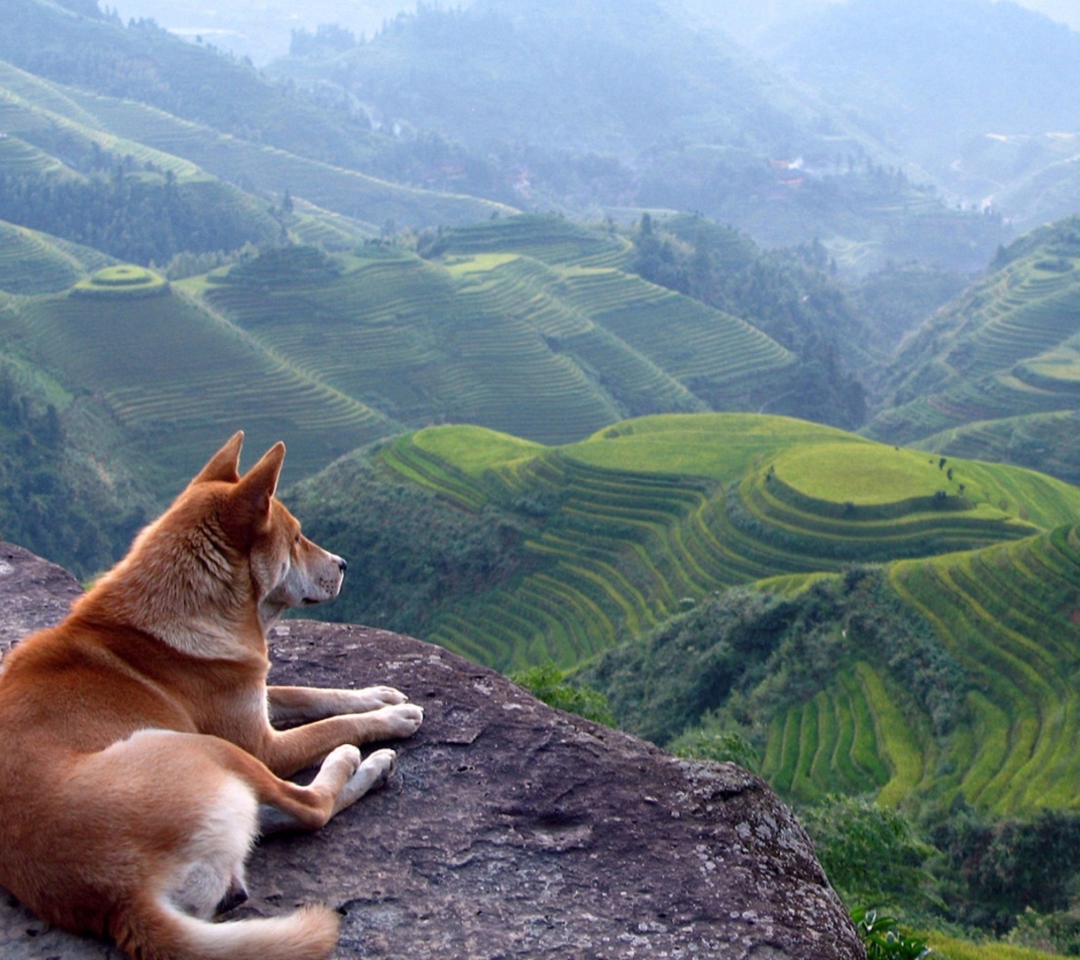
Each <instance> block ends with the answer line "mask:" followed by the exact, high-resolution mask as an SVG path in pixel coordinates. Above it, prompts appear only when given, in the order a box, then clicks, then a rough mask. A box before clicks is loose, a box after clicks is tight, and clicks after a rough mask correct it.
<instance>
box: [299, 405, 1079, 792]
mask: <svg viewBox="0 0 1080 960" xmlns="http://www.w3.org/2000/svg"><path fill="white" fill-rule="evenodd" d="M410 497H414V498H417V499H410ZM290 498H291V502H293V503H294V505H295V506H296V507H297V509H298V510H299V511H300V513H301V514H302V515H303V516H304V517H305V522H306V529H308V531H309V532H311V533H312V535H313V536H316V538H318V539H321V540H322V541H323V542H326V543H327V545H328V546H331V547H332V548H333V549H335V550H337V551H338V552H341V553H342V554H343V555H346V556H350V555H351V557H352V559H354V560H356V561H358V563H357V566H367V567H368V569H366V570H364V569H362V570H360V571H359V572H358V573H357V578H358V579H359V581H360V582H359V583H357V582H355V581H353V582H352V583H351V584H350V587H351V589H352V591H353V592H354V593H353V594H352V595H350V591H349V590H346V591H345V594H344V595H343V596H342V597H341V598H339V600H338V601H337V603H336V604H335V609H333V610H330V609H328V610H327V611H326V613H327V614H328V615H332V616H335V617H341V618H342V619H346V620H354V619H362V620H365V621H366V622H378V623H384V624H385V625H387V626H391V627H394V628H397V629H409V630H411V631H412V632H414V633H417V634H418V635H420V636H422V637H424V638H425V639H428V640H431V641H434V642H438V643H440V644H443V645H445V646H447V647H449V648H451V649H453V650H455V651H457V652H460V653H463V654H465V655H466V656H469V657H471V658H473V659H476V660H478V661H480V662H483V663H486V664H489V665H493V666H496V667H498V668H500V669H503V670H508V669H515V668H520V667H522V666H525V665H529V664H541V663H545V662H547V661H554V662H555V663H557V664H559V665H561V666H562V667H564V668H574V667H578V666H580V665H582V664H589V663H592V664H597V663H599V664H600V668H598V669H602V666H603V663H604V656H605V651H612V650H613V648H614V649H615V650H618V649H623V648H625V646H626V645H627V644H629V645H630V647H633V646H634V645H635V644H640V643H641V642H642V638H644V637H647V636H649V635H650V634H651V633H653V632H654V631H657V630H658V629H662V628H663V625H664V624H665V623H667V622H668V621H669V618H671V617H673V616H674V617H676V619H678V617H680V616H681V617H686V616H691V614H689V613H687V611H694V610H696V609H698V608H699V606H700V605H704V606H701V609H705V607H707V605H708V604H709V603H712V602H714V601H713V599H712V598H716V597H723V596H726V594H725V593H724V592H723V591H725V589H726V588H730V587H733V586H737V585H740V584H743V585H753V584H755V583H757V584H759V585H760V586H761V587H762V588H763V589H764V590H765V594H763V595H764V596H770V595H771V596H774V597H777V598H778V600H777V601H776V602H778V603H787V602H790V603H798V602H802V601H800V600H799V598H800V597H806V596H810V595H812V594H813V593H814V591H815V590H819V591H820V590H821V589H824V588H825V587H827V585H828V584H841V583H846V581H847V579H848V574H847V573H845V571H849V570H852V569H856V568H861V566H865V565H866V564H868V563H869V564H888V565H887V566H885V567H870V568H867V569H879V570H884V571H885V576H884V579H883V580H882V581H881V584H882V585H881V586H880V596H879V595H874V596H875V597H877V599H875V600H874V601H873V603H872V604H869V605H868V606H865V607H864V608H860V610H861V611H862V612H861V613H860V617H862V618H863V619H862V620H860V619H859V618H858V617H855V616H854V615H853V614H844V615H842V616H841V615H840V614H836V613H835V611H834V612H833V613H832V614H830V615H829V616H833V617H834V618H835V619H834V620H830V619H829V617H828V616H819V617H818V619H817V620H816V622H817V623H818V629H820V630H822V631H825V632H826V633H827V634H828V636H829V638H830V640H829V642H830V643H832V644H834V645H835V649H833V653H832V654H831V655H830V658H829V659H828V663H827V676H825V677H824V679H822V678H818V682H817V683H816V684H814V685H812V687H811V688H809V689H806V690H803V691H802V694H801V696H795V697H790V698H782V699H781V700H780V701H779V703H778V704H774V705H773V706H772V707H771V708H770V711H771V719H770V720H769V722H768V723H767V724H766V726H765V728H763V729H762V731H761V733H760V736H761V757H762V761H761V769H762V771H763V773H764V774H765V775H766V776H767V777H768V779H770V781H771V782H773V784H774V785H775V786H777V787H778V788H779V789H781V790H782V791H783V792H784V794H785V795H787V796H792V797H795V798H801V799H804V800H812V799H815V798H818V797H820V796H822V795H824V794H825V793H827V792H830V791H831V792H835V791H836V790H837V789H838V788H840V789H842V790H846V791H850V792H853V793H859V792H864V791H867V790H876V789H880V790H881V791H882V792H881V799H882V802H884V803H895V802H897V801H899V800H900V799H902V798H904V797H906V796H909V795H912V794H917V793H919V792H920V791H921V792H932V793H933V795H934V796H935V797H944V799H945V801H946V802H948V801H949V800H951V799H952V798H953V797H955V796H959V795H963V797H964V798H965V799H966V800H967V801H968V802H970V803H973V804H978V805H980V806H984V807H986V808H989V809H992V810H994V811H998V812H1014V811H1020V810H1035V809H1037V808H1039V807H1040V806H1042V805H1050V806H1053V807H1059V808H1060V807H1068V808H1074V807H1075V808H1080V755H1078V754H1077V751H1076V750H1075V749H1074V746H1075V743H1076V740H1077V738H1078V737H1080V704H1078V703H1077V694H1076V692H1075V691H1074V687H1075V682H1074V680H1073V678H1074V676H1075V674H1076V671H1077V669H1078V668H1080V644H1078V642H1077V641H1078V640H1080V636H1078V635H1077V629H1078V628H1077V626H1076V622H1077V613H1076V611H1077V609H1078V604H1080V538H1078V537H1077V534H1076V533H1075V531H1074V530H1073V529H1072V528H1071V527H1070V526H1068V524H1070V523H1071V522H1073V521H1074V520H1075V518H1076V516H1077V511H1078V509H1080V491H1078V490H1076V489H1074V488H1072V487H1070V486H1068V485H1066V484H1064V483H1061V482H1059V481H1056V480H1054V479H1052V478H1049V477H1046V476H1042V475H1039V474H1036V473H1033V472H1031V471H1027V470H1023V469H1020V468H1015V467H1006V466H1001V465H992V464H986V463H979V462H973V461H966V460H958V459H953V458H942V457H938V456H930V455H928V454H926V453H924V452H921V451H915V450H905V449H897V448H895V447H891V446H885V445H881V444H877V443H873V442H870V441H866V440H864V439H861V438H859V437H857V436H854V435H851V434H847V433H844V432H842V431H839V430H835V429H831V428H826V427H821V426H817V425H813V424H808V423H805V422H801V421H796V420H790V419H786V418H779V417H769V416H761V415H749V414H695V415H671V416H657V417H646V418H643V419H639V420H634V421H628V422H624V423H621V424H618V425H616V426H614V427H610V428H607V429H604V430H602V431H600V432H598V433H597V434H595V435H593V436H592V437H590V438H589V439H587V440H585V441H582V442H579V443H575V444H570V445H566V446H560V447H545V446H542V445H540V444H537V443H534V442H529V441H523V440H520V439H518V438H514V437H511V436H507V435H505V434H499V433H494V432H492V431H489V430H484V429H481V428H478V427H436V428H429V429H426V430H422V431H420V432H419V433H415V434H410V435H406V436H403V437H400V438H398V439H396V440H393V441H384V442H382V443H381V444H377V445H376V446H375V447H373V448H371V450H369V451H367V452H360V453H357V454H354V455H351V456H350V457H348V458H345V459H344V460H342V461H339V462H338V463H336V464H334V465H332V466H331V467H330V468H328V469H327V470H326V471H324V472H323V473H322V474H320V475H319V476H318V477H316V478H314V479H312V480H308V481H304V482H302V483H301V484H299V485H298V486H297V487H296V488H294V489H293V491H292V492H291V494H290ZM365 500H367V501H368V502H369V503H370V504H372V505H373V506H372V507H371V509H372V510H374V511H376V512H377V514H378V516H377V517H372V518H368V519H365V517H364V512H365V510H366V509H368V508H367V507H365V506H364V502H365ZM350 511H351V512H350ZM418 516H419V517H420V519H417V517H418ZM410 523H415V524H417V526H416V527H415V528H408V524H410ZM376 526H377V527H378V530H377V531H376V532H373V531H375V527H376ZM485 536H488V537H490V540H488V541H484V540H483V538H484V537H485ZM417 537H419V538H422V539H424V540H425V547H426V552H425V554H424V557H423V560H422V562H423V563H424V564H426V567H425V569H424V570H419V569H414V568H411V567H409V565H408V561H407V560H406V559H403V557H402V553H401V550H400V549H399V550H398V551H397V552H396V553H395V554H394V556H395V557H396V560H391V559H390V554H389V553H388V554H387V557H386V558H385V559H384V558H383V556H382V554H381V553H380V551H382V550H384V549H389V548H388V545H387V544H388V543H389V542H393V541H397V543H398V545H399V546H400V544H401V543H402V541H404V540H405V539H407V538H412V539H415V538H417ZM454 551H460V555H454V556H453V557H452V558H451V555H452V554H454ZM470 551H471V552H470ZM418 562H420V561H418ZM384 563H385V564H394V563H396V564H397V566H396V568H395V569H394V570H393V571H392V572H386V573H385V574H384V575H385V576H386V577H388V578H391V577H392V578H395V579H396V580H398V581H400V582H401V583H404V584H406V585H407V589H408V591H410V592H413V593H419V594H422V595H423V598H424V601H423V603H421V604H420V605H419V607H418V608H416V609H412V610H409V609H407V605H408V600H407V599H405V598H406V594H405V593H402V594H400V595H397V594H394V593H393V590H394V589H396V588H395V587H394V586H391V585H388V584H386V583H381V582H380V581H379V579H378V578H379V576H380V575H383V574H380V573H379V572H378V570H375V569H371V568H380V569H381V568H382V567H383V566H384ZM451 569H453V570H455V571H456V574H454V575H450V574H449V573H448V571H450V570H451ZM350 578H352V570H350ZM402 589H405V588H402ZM828 589H834V590H839V589H841V588H840V587H839V586H834V587H828ZM356 594H360V595H359V596H358V595H356ZM785 598H786V599H785ZM874 604H878V605H879V606H880V605H881V604H884V607H882V609H889V610H893V609H894V608H895V609H896V610H901V611H902V613H901V614H896V615H897V616H902V617H904V618H907V619H906V620H905V621H904V622H905V623H908V624H909V625H915V626H911V629H912V630H915V632H916V634H917V633H918V630H919V629H923V630H924V631H925V637H924V638H923V640H921V641H920V642H921V643H923V644H924V646H925V650H924V652H923V654H920V656H930V654H927V653H926V650H930V651H936V652H933V654H932V656H931V659H933V658H934V657H938V658H945V659H946V660H948V662H949V663H950V664H952V665H953V667H954V674H955V677H960V678H961V679H959V680H956V679H955V677H954V680H953V681H952V682H953V683H954V686H955V687H956V690H957V691H958V692H956V699H957V702H958V704H959V706H957V707H956V708H955V709H954V711H953V714H952V715H951V716H952V719H951V720H950V721H949V723H947V724H946V723H942V722H939V720H938V719H933V718H932V717H931V710H930V708H929V707H927V705H926V703H924V702H923V701H922V700H920V699H919V696H918V695H917V693H918V684H917V683H915V684H914V689H915V691H916V693H912V689H911V688H909V687H908V686H907V685H906V683H905V681H904V677H903V672H902V669H900V668H896V667H893V668H887V667H886V659H887V658H886V654H887V652H888V651H887V650H885V649H882V648H879V647H878V645H877V644H878V641H876V640H874V639H873V637H874V636H877V635H876V634H872V631H870V629H869V628H868V627H866V626H865V625H863V626H860V625H859V624H860V623H862V622H863V620H867V621H868V622H869V621H872V620H873V616H879V615H878V614H874V615H873V616H871V615H870V614H867V613H866V610H874V609H877V607H875V606H874ZM837 609H838V610H843V609H845V608H844V607H843V605H842V604H841V605H840V606H839V607H837ZM890 615H892V614H890ZM410 616H411V617H412V619H409V617H410ZM882 616H883V614H882ZM919 624H921V625H922V626H921V628H920V627H918V625H919ZM905 629H906V628H905ZM860 631H861V633H860ZM849 633H851V639H850V640H849V639H848V635H849ZM891 633H892V634H895V633H896V629H895V625H894V627H893V628H892V631H891ZM900 633H901V634H902V633H903V631H900ZM863 635H865V636H863ZM884 635H885V634H882V636H884ZM890 635H891V634H890ZM859 636H863V639H862V640H860V639H858V638H859ZM927 638H928V639H927ZM620 644H621V645H622V646H619V645H620ZM885 646H887V644H886V645H885ZM590 669H592V668H590ZM703 669H704V668H703ZM693 672H694V671H693V670H689V671H688V670H687V669H686V666H685V665H683V668H682V669H681V670H674V671H673V673H675V674H678V675H679V676H685V675H687V674H688V673H690V674H692V673H693ZM781 672H782V671H781ZM759 679H760V678H759ZM703 695H704V694H703ZM712 695H713V696H715V692H714V693H713V694H712ZM691 699H692V698H691ZM719 706H722V704H721V703H718V702H714V703H711V704H709V703H705V702H702V703H699V704H698V708H697V714H698V719H700V716H701V715H702V714H703V711H704V710H705V709H707V708H709V707H719ZM641 709H642V710H643V711H645V710H646V709H647V707H646V706H643V707H642V708H641ZM770 711H766V713H769V712H770ZM685 720H686V722H690V723H691V725H692V723H693V722H696V721H695V720H694V718H693V717H687V718H685ZM631 726H633V723H631Z"/></svg>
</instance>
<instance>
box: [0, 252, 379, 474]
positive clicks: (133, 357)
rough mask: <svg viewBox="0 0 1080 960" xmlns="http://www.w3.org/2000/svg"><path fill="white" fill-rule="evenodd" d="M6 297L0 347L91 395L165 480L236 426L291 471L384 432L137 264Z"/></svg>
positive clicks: (366, 412) (354, 404) (347, 400)
mask: <svg viewBox="0 0 1080 960" xmlns="http://www.w3.org/2000/svg"><path fill="white" fill-rule="evenodd" d="M125 271H126V272H125ZM8 306H9V308H8V309H7V310H6V311H4V313H3V314H0V343H2V344H4V345H5V348H6V350H5V352H7V351H13V352H15V353H16V354H22V355H25V356H27V357H28V358H29V359H30V360H31V361H32V362H34V363H36V364H37V365H38V366H40V367H41V368H42V369H44V370H46V371H48V372H49V373H50V374H51V375H52V376H53V377H54V378H55V379H56V380H57V381H58V382H60V383H62V384H64V385H65V387H66V388H67V389H68V390H69V391H70V392H72V393H78V392H88V393H90V394H93V395H95V396H96V397H97V398H98V399H99V400H101V401H103V402H104V404H105V406H106V409H107V410H109V411H110V412H111V414H112V415H113V416H114V417H115V418H116V419H117V420H118V421H119V422H120V424H121V425H122V426H123V427H124V428H125V429H126V430H127V431H129V434H130V435H131V436H132V437H133V438H136V439H137V440H138V441H139V442H140V443H141V444H142V445H143V446H145V447H147V448H149V449H151V450H153V451H154V453H155V455H156V457H157V459H158V461H159V463H160V466H161V467H162V469H163V471H164V474H165V475H166V476H167V477H168V479H169V482H170V483H171V484H177V485H178V484H179V483H181V482H182V480H183V478H184V477H185V475H190V473H191V471H192V470H193V469H197V467H198V465H199V464H200V463H201V462H202V461H203V460H204V459H205V457H206V451H207V450H208V449H214V444H215V443H220V442H221V438H222V437H223V436H227V435H228V432H229V431H230V430H233V429H237V428H240V427H243V428H244V429H245V430H247V432H248V438H249V439H248V442H249V444H250V445H251V446H252V448H258V447H260V446H269V445H270V444H271V443H273V442H274V441H275V440H278V439H280V438H281V437H283V436H284V437H288V438H290V441H291V442H290V454H289V460H290V468H291V470H292V476H293V477H298V476H303V475H304V474H306V473H310V472H311V471H313V470H315V469H318V468H319V467H320V466H321V465H323V464H325V463H326V462H327V461H328V460H329V459H331V458H333V457H334V456H337V455H340V454H341V453H344V452H345V451H346V450H349V449H351V448H352V447H354V446H356V445H358V444H361V443H365V442H368V441H370V440H371V439H373V438H374V437H377V436H380V435H382V434H384V433H386V432H387V431H388V429H391V428H390V427H388V425H387V422H386V420H385V418H383V417H381V416H380V415H378V414H376V413H375V412H374V411H372V410H371V409H370V408H368V407H366V406H364V405H363V404H362V403H360V402H359V401H357V400H355V399H354V398H352V397H348V396H345V395H343V394H342V393H340V392H339V391H337V390H335V389H333V388H332V387H330V386H328V385H327V384H325V383H322V382H320V381H319V380H317V379H315V378H314V377H312V376H310V375H308V374H306V373H304V372H302V371H300V370H298V369H297V368H296V367H295V366H294V365H292V364H291V363H290V362H288V361H286V360H284V359H282V358H281V357H279V356H277V355H275V354H274V353H273V352H272V351H270V350H268V349H267V348H266V347H265V346H263V345H262V344H260V343H258V342H257V341H256V340H255V339H254V338H252V337H251V336H249V335H247V334H245V333H244V331H242V330H240V329H239V328H237V327H234V326H232V325H231V324H229V323H228V322H227V321H225V320H222V319H221V318H220V317H218V316H216V315H214V314H213V313H211V312H209V311H207V310H206V309H205V308H204V307H201V306H200V305H199V304H198V303H196V302H195V301H193V300H192V299H191V298H189V297H187V296H185V295H183V294H181V293H179V292H177V291H176V290H173V289H170V287H169V286H168V285H167V284H166V283H165V282H164V281H163V280H162V279H161V278H160V277H157V276H156V275H153V274H151V273H150V272H149V271H146V270H144V269H143V268H139V267H126V268H125V267H113V268H106V270H104V271H102V272H101V273H99V274H97V275H95V276H94V277H93V278H92V279H91V280H88V281H86V282H84V283H82V284H80V285H78V286H76V287H75V288H73V289H72V290H71V291H70V292H68V293H64V294H59V295H55V296H43V297H36V298H33V299H29V300H23V301H18V302H17V303H15V302H13V303H11V304H9V305H8Z"/></svg>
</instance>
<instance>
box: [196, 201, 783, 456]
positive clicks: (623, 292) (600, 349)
mask: <svg viewBox="0 0 1080 960" xmlns="http://www.w3.org/2000/svg"><path fill="white" fill-rule="evenodd" d="M437 243H438V247H439V249H441V250H442V253H441V255H440V256H439V257H438V258H436V259H422V258H420V257H418V256H415V255H412V254H409V253H407V252H404V251H395V250H391V249H387V248H383V247H378V246H374V245H369V246H366V247H363V248H360V249H358V250H357V252H356V253H355V254H351V255H343V256H340V257H338V258H336V260H334V261H329V260H320V259H319V257H318V255H317V254H315V252H314V251H310V250H309V251H306V252H305V251H304V250H303V249H296V250H293V251H280V252H278V253H275V254H268V255H266V256H265V257H263V258H261V259H260V260H258V261H255V262H254V263H251V264H249V265H240V266H237V267H234V268H232V269H231V270H229V271H227V272H226V271H221V272H217V273H214V274H212V275H211V276H210V277H209V278H208V280H207V281H206V282H205V283H204V282H198V283H196V284H193V285H192V289H197V290H198V291H199V292H200V295H201V296H202V297H203V298H204V299H205V300H206V302H207V303H208V304H210V305H211V306H212V308H213V309H214V310H215V311H218V312H220V313H222V314H223V315H225V316H228V317H229V318H231V319H232V320H234V321H235V322H236V323H237V324H239V325H240V326H242V327H243V328H244V329H246V330H248V331H250V332H251V334H252V335H253V336H255V337H257V338H258V339H259V341H260V342H262V343H264V344H266V345H267V346H269V347H270V348H271V349H273V350H274V351H275V352H277V353H279V354H280V355H282V356H288V357H290V358H291V359H292V361H293V362H294V363H296V364H297V365H298V366H300V367H301V368H303V369H305V370H308V371H311V372H312V373H313V374H314V375H316V376H318V377H319V378H320V379H321V380H323V381H324V382H326V383H328V384H330V385H332V386H334V387H335V388H337V389H339V390H341V391H342V392H343V393H346V394H348V395H350V396H354V397H357V398H358V399H361V400H362V401H364V402H365V403H367V404H369V405H371V406H373V407H375V408H377V409H379V410H381V411H383V412H384V413H385V414H386V415H387V416H388V417H392V418H393V419H394V420H396V421H398V422H401V423H405V424H415V425H420V424H423V423H431V422H443V421H451V422H470V423H477V424H481V425H484V426H488V427H491V428H493V429H496V430H502V431H505V432H512V433H515V434H519V435H521V436H526V437H529V438H530V439H534V440H539V441H541V442H545V443H565V442H568V441H571V440H577V439H580V438H582V437H584V436H587V435H588V434H590V433H592V432H594V431H595V430H598V429H600V428H601V427H603V426H605V425H606V424H609V423H612V422H614V421H615V420H618V419H620V418H622V417H625V416H627V415H641V414H645V413H653V412H673V411H692V410H705V409H709V408H714V409H715V408H720V409H725V408H726V409H752V408H753V407H754V406H756V405H759V404H760V403H762V402H764V400H765V399H767V398H768V397H769V396H770V395H771V392H775V391H776V390H778V389H779V387H780V385H781V383H782V382H783V380H784V378H785V377H786V376H787V375H788V374H789V372H790V370H791V368H792V366H793V359H794V358H793V357H792V356H791V355H790V354H789V353H788V352H787V351H786V350H784V349H783V348H782V347H780V346H779V345H778V344H776V343H775V341H773V340H771V339H769V338H768V337H766V336H765V335H764V334H762V333H761V332H760V331H758V330H756V329H755V328H753V327H751V326H750V325H749V324H747V323H744V322H743V321H742V320H739V319H737V318H735V317H732V316H730V315H727V314H724V313H721V312H720V311H717V310H714V309H711V308H709V307H706V306H705V305H703V304H701V303H699V302H697V301H694V300H691V299H689V298H687V297H684V296H681V295H679V294H677V293H674V292H672V291H670V290H666V289H664V288H661V287H657V286H654V285H653V284H650V283H647V282H645V281H644V280H642V279H641V278H640V277H637V276H636V275H634V274H631V273H628V272H625V271H624V270H622V269H620V268H619V266H617V264H620V263H622V262H623V261H624V260H625V257H626V246H625V244H624V243H623V242H622V241H620V240H618V239H617V238H614V237H609V236H607V235H606V234H604V233H602V232H601V233H598V232H596V231H588V230H585V229H583V228H580V227H575V226H571V225H566V224H564V222H563V221H560V220H553V219H548V218H523V219H515V220H508V221H496V222H494V223H491V224H487V225H484V226H481V227H477V228H470V229H467V230H460V231H445V232H444V233H443V235H442V236H441V238H440V239H439V240H438V241H437ZM459 250H460V251H462V252H460V253H459V252H458V251H459ZM469 250H473V251H477V252H475V253H466V252H464V251H469ZM482 250H491V251H505V252H479V251H482ZM514 250H526V251H531V252H532V253H533V254H534V256H527V255H523V254H521V253H518V252H510V251H514ZM305 257H307V258H308V259H309V260H310V261H311V264H312V268H311V269H310V270H305V269H304V268H303V266H302V263H303V262H305V261H304V258H305ZM539 257H546V258H548V259H547V260H546V261H545V260H542V259H538V258H539ZM289 263H292V264H293V266H292V267H290V266H289V265H288V264H289ZM320 264H321V266H320ZM585 264H597V265H585Z"/></svg>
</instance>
